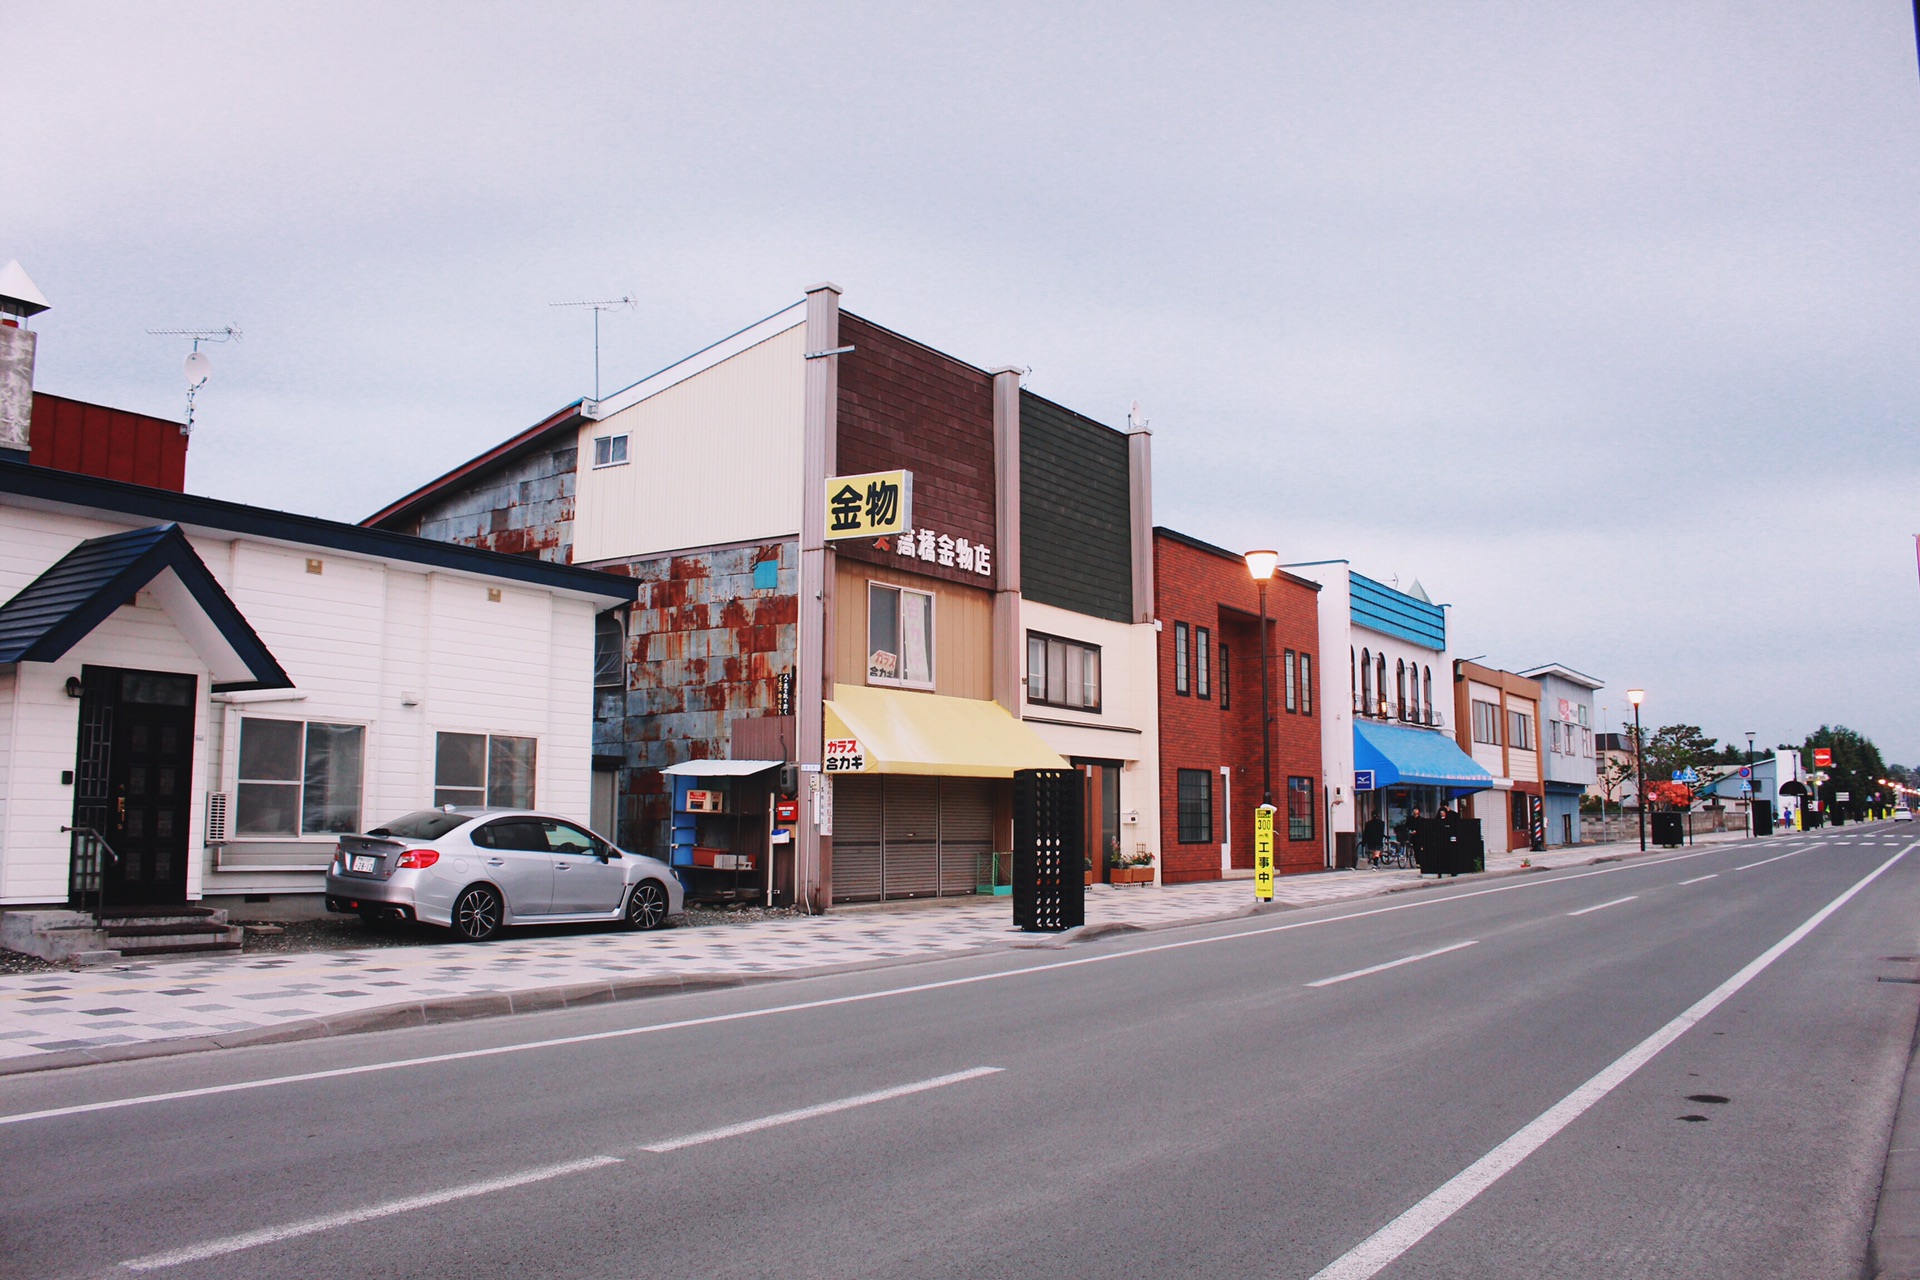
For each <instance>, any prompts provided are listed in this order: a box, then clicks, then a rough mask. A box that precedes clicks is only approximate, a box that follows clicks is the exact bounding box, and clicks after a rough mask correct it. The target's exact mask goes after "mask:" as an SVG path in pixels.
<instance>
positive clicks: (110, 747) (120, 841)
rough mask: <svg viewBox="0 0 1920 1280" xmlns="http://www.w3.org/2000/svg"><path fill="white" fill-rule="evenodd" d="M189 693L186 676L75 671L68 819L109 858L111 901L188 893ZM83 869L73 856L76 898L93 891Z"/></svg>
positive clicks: (172, 899)
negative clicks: (76, 726)
mask: <svg viewBox="0 0 1920 1280" xmlns="http://www.w3.org/2000/svg"><path fill="white" fill-rule="evenodd" d="M196 692H197V682H196V681H195V678H194V677H193V676H183V675H173V674H170V673H165V672H157V671H122V670H119V669H117V668H112V667H87V668H84V669H83V672H82V675H81V697H80V743H79V752H78V755H77V759H76V768H75V770H74V804H73V825H74V826H75V827H76V828H86V829H91V830H93V831H97V832H98V833H99V834H100V836H101V837H102V838H103V839H104V840H105V841H106V844H107V847H108V848H109V849H110V850H112V852H113V854H114V855H115V856H113V857H109V858H108V859H106V866H105V868H104V871H105V894H104V901H105V904H106V905H107V906H109V907H113V906H143V905H148V904H152V903H176V902H185V901H186V899H187V825H188V818H189V812H188V808H187V806H188V802H189V800H190V798H191V796H192V793H193V719H194V716H193V709H194V703H195V701H196ZM80 847H81V846H80V845H76V849H79V848H80ZM89 871H90V868H88V867H86V866H84V865H83V864H82V861H80V860H78V859H77V860H76V864H75V867H74V875H73V879H72V883H73V885H74V892H75V894H76V897H77V896H78V895H79V893H80V892H81V891H82V889H83V888H88V889H90V888H91V885H90V883H89V882H90V881H91V880H92V876H91V875H90V874H89Z"/></svg>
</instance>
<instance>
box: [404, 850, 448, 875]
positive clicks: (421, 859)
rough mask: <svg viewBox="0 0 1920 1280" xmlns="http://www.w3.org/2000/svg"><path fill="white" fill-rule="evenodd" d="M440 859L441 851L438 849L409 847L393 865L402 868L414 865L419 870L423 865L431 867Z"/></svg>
mask: <svg viewBox="0 0 1920 1280" xmlns="http://www.w3.org/2000/svg"><path fill="white" fill-rule="evenodd" d="M438 861H440V851H439V850H438V849H409V850H407V851H406V852H405V853H403V854H401V855H400V861H398V862H396V863H394V864H393V865H394V866H396V867H401V868H406V867H412V868H413V869H414V870H416V871H418V870H420V869H421V868H423V867H430V866H432V865H433V864H434V863H436V862H438Z"/></svg>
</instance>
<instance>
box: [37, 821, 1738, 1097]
mask: <svg viewBox="0 0 1920 1280" xmlns="http://www.w3.org/2000/svg"><path fill="white" fill-rule="evenodd" d="M1717 852H1720V851H1719V850H1718V849H1703V850H1701V851H1700V852H1698V853H1682V854H1676V855H1674V856H1673V857H1671V858H1659V859H1655V860H1653V861H1639V860H1635V861H1632V862H1622V863H1619V864H1617V865H1613V866H1606V867H1601V868H1599V869H1598V870H1596V871H1581V872H1578V873H1576V874H1574V875H1570V876H1528V877H1525V878H1523V879H1517V880H1514V881H1513V882H1512V883H1510V884H1500V885H1494V886H1492V887H1491V888H1487V889H1473V890H1470V891H1468V892H1466V893H1449V894H1446V895H1445V896H1443V897H1422V898H1418V899H1416V900H1414V901H1412V902H1399V903H1394V904H1393V905H1391V906H1385V907H1370V908H1368V909H1367V910H1365V911H1349V912H1347V913H1346V914H1345V915H1338V916H1323V917H1321V918H1320V919H1317V920H1298V921H1295V922H1293V923H1292V924H1275V925H1267V926H1265V927H1264V928H1259V929H1243V930H1241V931H1239V932H1237V933H1225V934H1216V935H1214V936H1212V937H1206V938H1187V939H1183V940H1182V941H1179V942H1159V943H1154V944H1153V945H1151V946H1145V947H1132V948H1129V949H1127V950H1125V951H1109V952H1104V953H1102V954H1100V955H1094V956H1081V957H1079V958H1078V959H1074V960H1055V961H1052V962H1049V963H1046V964H1035V965H1027V966H1025V967H1023V968H1019V969H1001V970H998V971H997V972H994V973H976V974H972V975H970V976H968V977H965V978H942V979H939V980H938V981H934V982H919V983H914V984H913V985H911V986H905V987H888V988H885V989H884V990H880V991H863V992H860V993H859V994H857V995H848V996H829V997H826V998H824V999H820V1000H801V1001H796V1002H795V1003H793V1004H780V1005H772V1006H769V1007H767V1008H763V1009H742V1010H739V1011H737V1012H734V1013H716V1014H710V1015H708V1016H706V1017H703V1018H682V1019H680V1020H678V1021H675V1022H655V1023H649V1024H647V1025H646V1026H643V1027H620V1028H617V1029H615V1030H612V1031H588V1032H582V1033H581V1034H579V1035H572V1036H554V1037H551V1038H549V1039H546V1040H521V1041H517V1042H515V1043H513V1044H501V1045H491V1046H489V1047H487V1048H484V1049H461V1050H457V1051H455V1052H452V1053H434V1054H426V1055H423V1056H421V1057H417V1058H396V1059H393V1060H390V1061H386V1062H366V1063H361V1064H359V1065H358V1066H352V1067H331V1068H328V1069H326V1070H324V1071H302V1072H298V1073H296V1074H293V1075H285V1076H266V1077H263V1078H262V1079H259V1080H237V1081H234V1082H232V1083H230V1084H215V1085H202V1086H201V1087H199V1088H195V1089H172V1090H169V1091H167V1092H165V1093H146V1094H136V1095H134V1096H133V1097H131V1098H112V1099H108V1100H106V1101H103V1102H82V1103H76V1104H74V1105H72V1106H67V1107H47V1108H45V1109H43V1110H40V1111H17V1112H14V1113H13V1114H11V1115H0V1125H10V1124H25V1123H27V1122H28V1121H31V1120H57V1119H61V1118H63V1117H66V1116H79V1115H90V1114H92V1113H94V1112H99V1111H118V1110H120V1109H122V1108H124V1107H142V1106H147V1105H150V1104H152V1103H157V1102H180V1101H185V1100H187V1099H190V1098H211V1097H217V1096H219V1095H221V1094H227V1093H244V1092H246V1091H248V1090H250V1089H270V1088H274V1087H277V1086H279V1085H287V1084H310V1083H312V1082H314V1081H316V1080H339V1079H345V1078H347V1077H350V1076H362V1075H370V1074H372V1073H374V1072H379V1071H398V1070H400V1069H402V1068H406V1067H431V1066H438V1065H440V1064H441V1063H446V1062H467V1061H471V1060H474V1059H479V1058H494V1057H499V1056H501V1055H503V1054H509V1053H526V1052H529V1051H531V1050H535V1049H558V1048H564V1047H566V1046H569V1045H576V1044H593V1043H596V1042H599V1041H604V1040H624V1039H626V1038H628V1037H630V1036H645V1035H653V1034H655V1033H657V1032H662V1031H685V1030H687V1029H689V1028H692V1027H713V1026H720V1025H723V1024H725V1023H729V1022H745V1021H749V1020H751V1019H755V1018H770V1017H773V1016H775V1015H778V1014H783V1013H805V1012H809V1011H811V1010H814V1009H831V1008H836V1007H839V1006H841V1005H850V1004H864V1003H866V1002H867V1001H869V1000H887V999H891V998H893V997H894V996H909V995H919V994H921V993H923V992H927V991H944V990H948V989H950V988H955V987H969V986H972V985H974V984H975V983H980V982H999V981H1002V980H1004V979H1007V978H1023V977H1028V976H1030V975H1032V974H1037V973H1052V972H1054V971H1056V970H1060V969H1075V968H1079V967H1080V966H1081V965H1089V964H1108V963H1111V962H1113V961H1116V960H1130V959H1132V958H1134V957H1135V956H1146V955H1154V954H1156V953H1158V952H1162V951H1181V950H1184V949H1186V948H1188V947H1206V946H1213V945H1215V944H1217V943H1224V942H1238V941H1240V940H1241V939H1244V938H1258V937H1262V936H1264V935H1266V934H1270V933H1291V932H1292V931H1293V930H1295V929H1314V928H1319V927H1321V926H1324V925H1331V924H1341V923H1344V922H1345V921H1348V920H1362V919H1365V918H1367V917H1369V916H1380V915H1387V914H1389V913H1391V912H1395V911H1412V910H1414V909H1415V908H1418V907H1438V906H1445V905H1446V904H1448V903H1450V902H1464V901H1466V900H1468V899H1470V898H1484V897H1486V896H1487V895H1488V894H1493V893H1512V892H1514V891H1515V890H1519V889H1532V888H1538V887H1541V886H1545V885H1554V884H1566V883H1568V882H1570V881H1574V880H1585V879H1588V878H1590V877H1592V876H1607V875H1613V874H1614V873H1616V872H1620V871H1637V870H1641V869H1644V868H1647V867H1658V866H1665V865H1666V864H1667V863H1670V862H1685V861H1686V860H1687V859H1689V858H1704V857H1706V856H1707V855H1708V854H1711V853H1717ZM1199 923H1202V924H1205V923H1218V922H1208V921H1201V922H1199Z"/></svg>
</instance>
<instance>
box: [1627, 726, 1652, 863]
mask: <svg viewBox="0 0 1920 1280" xmlns="http://www.w3.org/2000/svg"><path fill="white" fill-rule="evenodd" d="M1646 700H1647V691H1646V690H1645V689H1629V690H1627V701H1628V702H1631V703H1632V704H1633V790H1634V799H1635V800H1637V801H1638V802H1639V803H1637V804H1636V805H1634V809H1635V811H1636V812H1637V813H1638V814H1639V817H1640V852H1642V853H1645V852H1646V851H1647V762H1646V757H1645V755H1644V753H1643V752H1642V750H1641V745H1640V704H1641V703H1642V702H1645V701H1646Z"/></svg>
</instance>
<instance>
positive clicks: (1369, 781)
mask: <svg viewBox="0 0 1920 1280" xmlns="http://www.w3.org/2000/svg"><path fill="white" fill-rule="evenodd" d="M1353 789H1354V790H1355V791H1371V790H1373V770H1371V769H1355V770H1354V771H1353Z"/></svg>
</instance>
